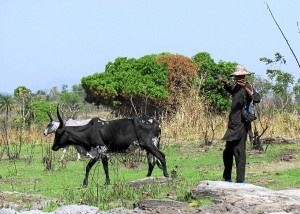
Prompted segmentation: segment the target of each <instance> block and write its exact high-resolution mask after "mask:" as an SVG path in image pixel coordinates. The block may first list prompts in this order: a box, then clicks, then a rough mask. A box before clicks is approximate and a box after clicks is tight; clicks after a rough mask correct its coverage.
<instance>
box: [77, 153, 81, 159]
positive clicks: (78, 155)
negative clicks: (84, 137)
mask: <svg viewBox="0 0 300 214" xmlns="http://www.w3.org/2000/svg"><path fill="white" fill-rule="evenodd" d="M80 159H81V157H80V154H79V153H78V152H77V160H78V161H79V160H80Z"/></svg>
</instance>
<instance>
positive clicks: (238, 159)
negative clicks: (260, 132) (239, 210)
mask: <svg viewBox="0 0 300 214" xmlns="http://www.w3.org/2000/svg"><path fill="white" fill-rule="evenodd" d="M248 75H251V74H250V73H249V72H247V71H246V69H245V68H244V67H243V66H242V65H237V66H236V67H235V71H234V72H233V73H232V74H230V76H231V77H234V78H235V84H234V85H230V84H229V83H228V82H227V81H226V80H225V79H224V78H219V82H221V83H223V84H224V88H225V90H226V91H227V92H229V93H230V94H231V96H232V104H231V111H230V114H229V121H228V127H227V131H226V133H225V135H224V137H223V140H226V146H225V149H224V151H223V163H224V173H223V178H224V180H225V181H229V182H231V172H232V165H233V157H234V158H235V163H236V182H237V183H243V182H244V181H245V171H246V140H247V133H248V129H249V128H250V124H249V122H246V121H245V120H243V118H242V109H243V108H244V107H245V106H249V105H250V103H251V101H253V102H254V103H259V102H260V95H259V94H258V93H257V92H256V91H255V90H253V89H252V87H251V86H250V84H249V83H248V82H247V81H246V79H245V77H246V76H248Z"/></svg>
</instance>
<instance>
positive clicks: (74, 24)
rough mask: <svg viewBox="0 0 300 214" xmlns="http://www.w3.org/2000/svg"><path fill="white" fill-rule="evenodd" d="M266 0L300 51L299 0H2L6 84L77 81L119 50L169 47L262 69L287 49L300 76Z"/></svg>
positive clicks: (7, 88)
mask: <svg viewBox="0 0 300 214" xmlns="http://www.w3.org/2000/svg"><path fill="white" fill-rule="evenodd" d="M264 2H267V3H268V4H269V6H270V8H271V10H272V12H273V14H274V16H275V18H276V20H277V21H278V23H279V25H280V27H281V28H282V30H283V32H284V33H285V35H286V37H287V39H288V41H289V43H290V44H291V46H292V48H293V50H294V52H295V54H296V56H297V57H298V58H299V59H300V33H299V29H298V27H297V22H300V9H299V8H300V1H299V0H285V1H270V0H243V1H242V0H227V1H222V0H186V1H183V0H163V1H162V0H151V1H143V0H128V1H122V0H118V1H116V0H110V1H103V0H89V1H83V0H81V1H80V0H42V1H41V0H0V72H1V78H0V92H8V93H13V91H14V89H16V88H17V87H18V86H20V85H24V86H26V87H28V88H29V89H31V90H32V91H33V92H36V90H38V89H41V90H44V89H50V88H51V87H53V86H58V87H59V88H60V87H61V85H62V84H67V85H69V87H71V86H72V85H73V84H79V83H80V80H81V78H82V77H84V76H87V75H91V74H94V73H96V72H102V71H104V69H105V65H106V64H107V63H108V62H109V61H114V60H115V58H117V57H123V56H124V57H129V58H130V57H134V58H139V57H142V56H144V55H148V54H158V53H161V52H170V53H174V54H176V53H178V54H182V55H185V56H187V57H192V56H194V55H195V54H197V53H199V52H208V53H210V54H211V57H212V58H213V59H214V60H215V61H216V62H219V60H224V61H230V62H238V63H240V64H243V65H244V66H245V67H246V68H247V69H248V70H249V71H251V72H255V73H256V74H257V75H260V76H262V77H266V74H265V72H266V68H267V67H266V66H265V65H264V64H263V63H262V62H260V61H259V58H260V57H269V58H272V57H273V56H274V53H275V52H279V53H281V54H282V55H283V56H285V58H286V60H287V64H288V65H287V66H284V67H281V69H283V70H284V71H286V72H289V73H291V74H292V75H293V76H295V78H296V79H298V78H299V77H300V69H299V67H298V65H297V63H296V61H295V59H294V57H293V55H292V53H291V51H290V50H289V47H288V46H287V44H286V42H285V40H284V38H283V37H282V35H281V33H280V32H279V30H278V28H277V26H276V25H275V23H274V21H273V19H272V17H271V15H270V13H269V11H268V10H267V6H266V4H265V3H264ZM299 24H300V23H299Z"/></svg>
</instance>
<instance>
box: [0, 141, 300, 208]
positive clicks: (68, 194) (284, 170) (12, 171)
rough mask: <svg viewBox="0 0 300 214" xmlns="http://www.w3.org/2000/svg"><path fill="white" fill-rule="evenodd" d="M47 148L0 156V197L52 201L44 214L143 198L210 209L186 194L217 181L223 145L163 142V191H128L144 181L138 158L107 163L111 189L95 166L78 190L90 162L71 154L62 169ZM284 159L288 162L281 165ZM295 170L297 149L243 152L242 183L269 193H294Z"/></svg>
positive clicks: (159, 173)
mask: <svg viewBox="0 0 300 214" xmlns="http://www.w3.org/2000/svg"><path fill="white" fill-rule="evenodd" d="M50 146H51V145H49V144H47V143H44V144H43V143H42V144H40V145H34V146H33V145H23V147H22V152H21V154H20V158H18V159H15V160H9V159H8V158H7V157H6V156H5V155H4V156H3V157H2V159H1V160H0V176H1V179H0V191H2V192H3V191H17V192H22V193H27V194H40V195H43V196H46V197H49V198H55V199H56V202H52V203H50V204H49V205H48V207H46V208H45V211H53V210H54V209H56V208H57V207H58V206H60V205H62V204H87V205H92V206H97V207H99V208H100V209H101V210H107V209H111V208H115V207H118V206H124V207H127V208H133V204H134V203H137V202H138V201H140V200H142V199H145V198H148V199H174V200H179V201H187V202H190V203H191V206H202V205H207V204H211V203H212V199H209V198H207V199H202V200H194V199H193V198H192V197H191V195H190V189H191V188H193V187H194V186H196V185H197V184H198V183H199V182H200V181H202V180H222V172H223V161H222V153H223V147H224V143H223V142H222V143H221V142H220V143H216V144H214V145H213V146H211V147H203V146H201V144H200V142H185V143H181V144H168V143H167V142H166V143H165V144H164V147H163V148H162V151H163V152H164V153H165V154H166V160H167V166H168V171H169V173H170V175H171V174H172V175H173V177H175V178H174V179H172V180H171V181H170V182H168V183H166V184H163V185H162V184H160V183H158V182H157V183H156V182H154V183H153V184H151V185H143V186H140V187H130V186H128V182H130V181H133V180H137V179H142V178H145V176H146V174H147V168H148V165H147V163H146V158H145V157H140V158H139V161H138V162H136V163H135V164H134V165H133V166H131V167H128V165H125V164H124V158H122V157H120V156H117V157H115V156H113V157H111V161H110V162H109V170H110V177H111V183H112V184H111V185H109V186H107V185H104V183H105V176H104V171H103V167H102V163H101V162H99V163H97V164H95V166H94V167H93V169H92V170H91V172H90V179H89V186H88V187H87V188H82V181H83V178H84V174H85V167H86V165H87V163H88V161H89V159H87V158H82V160H80V161H76V152H75V150H71V151H69V152H68V153H67V154H66V155H65V161H64V162H62V163H61V162H59V158H60V156H61V151H58V152H53V153H52V154H51V150H50ZM287 155H290V156H288V157H290V159H289V160H288V161H286V160H283V157H285V156H287ZM45 157H52V169H51V170H47V169H46V168H47V167H46V165H45V164H44V163H43V160H44V158H45ZM135 160H136V159H135ZM299 166H300V160H299V149H298V145H297V144H274V145H272V146H269V147H268V150H267V152H266V153H261V152H253V151H250V150H249V149H248V155H247V169H246V175H247V178H246V179H247V182H248V183H253V184H256V185H260V186H265V187H268V188H272V189H284V188H293V187H299V186H300V181H299V176H300V167H299ZM233 173H235V168H234V169H233ZM152 176H153V177H162V176H163V174H162V171H161V170H160V169H159V168H158V167H155V168H154V171H153V175H152ZM233 178H234V175H233Z"/></svg>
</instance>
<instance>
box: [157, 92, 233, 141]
mask: <svg viewBox="0 0 300 214" xmlns="http://www.w3.org/2000/svg"><path fill="white" fill-rule="evenodd" d="M226 125H227V115H224V116H217V115H212V114H211V113H210V112H209V111H208V109H207V107H206V105H205V104H204V102H203V100H201V99H200V98H197V97H196V98H195V97H193V98H188V99H186V100H184V101H182V102H181V105H180V107H179V108H178V111H177V113H176V114H175V115H174V116H172V118H165V120H163V122H162V126H163V137H164V138H167V139H173V140H175V141H186V140H200V141H203V140H204V139H205V136H206V135H207V137H208V139H209V140H211V138H212V137H213V134H214V138H215V139H220V138H221V137H222V135H223V134H224V132H225V130H226Z"/></svg>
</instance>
